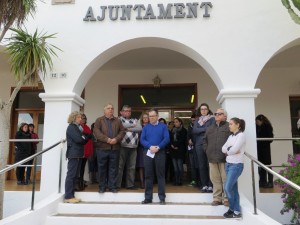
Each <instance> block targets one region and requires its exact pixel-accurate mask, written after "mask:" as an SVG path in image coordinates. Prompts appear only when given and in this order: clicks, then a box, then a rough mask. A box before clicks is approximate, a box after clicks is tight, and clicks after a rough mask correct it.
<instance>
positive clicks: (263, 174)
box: [258, 167, 273, 186]
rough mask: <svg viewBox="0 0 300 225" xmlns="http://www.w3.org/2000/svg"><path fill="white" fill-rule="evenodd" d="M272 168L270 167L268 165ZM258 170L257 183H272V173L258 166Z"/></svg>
mask: <svg viewBox="0 0 300 225" xmlns="http://www.w3.org/2000/svg"><path fill="white" fill-rule="evenodd" d="M269 168H270V169H272V167H269ZM258 172H259V185H260V186H264V185H266V184H268V183H270V184H273V174H271V173H269V172H267V171H266V170H265V169H263V168H261V167H259V168H258Z"/></svg>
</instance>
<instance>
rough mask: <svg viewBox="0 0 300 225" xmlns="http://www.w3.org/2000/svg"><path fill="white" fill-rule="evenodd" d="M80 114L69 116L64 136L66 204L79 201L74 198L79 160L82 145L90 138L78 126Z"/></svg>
mask: <svg viewBox="0 0 300 225" xmlns="http://www.w3.org/2000/svg"><path fill="white" fill-rule="evenodd" d="M80 122H81V114H80V113H79V112H72V113H71V114H70V115H69V118H68V123H69V126H68V128H67V132H66V136H67V154H66V157H67V159H68V171H67V176H66V181H65V199H64V202H66V203H78V202H80V199H78V198H75V195H74V192H75V190H74V189H75V182H76V178H78V176H79V171H80V166H81V165H80V164H81V159H82V158H83V155H84V145H85V144H86V143H87V141H88V140H89V139H90V138H91V135H87V134H84V133H83V128H82V127H81V125H80Z"/></svg>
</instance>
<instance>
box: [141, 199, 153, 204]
mask: <svg viewBox="0 0 300 225" xmlns="http://www.w3.org/2000/svg"><path fill="white" fill-rule="evenodd" d="M150 203H152V200H149V199H145V200H144V201H142V204H150Z"/></svg>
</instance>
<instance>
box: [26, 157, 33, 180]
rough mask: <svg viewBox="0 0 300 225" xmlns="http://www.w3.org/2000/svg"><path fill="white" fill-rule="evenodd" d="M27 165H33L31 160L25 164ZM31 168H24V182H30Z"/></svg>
mask: <svg viewBox="0 0 300 225" xmlns="http://www.w3.org/2000/svg"><path fill="white" fill-rule="evenodd" d="M26 164H27V165H33V159H32V160H30V161H28V162H27V163H26ZM31 169H32V167H26V181H30V176H31Z"/></svg>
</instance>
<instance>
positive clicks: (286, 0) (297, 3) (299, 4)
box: [281, 0, 300, 24]
mask: <svg viewBox="0 0 300 225" xmlns="http://www.w3.org/2000/svg"><path fill="white" fill-rule="evenodd" d="M281 2H282V4H283V5H284V7H285V8H287V10H288V12H289V14H290V16H291V18H292V19H293V20H294V22H295V23H297V24H300V17H299V16H298V15H297V14H296V13H295V11H294V10H293V8H292V7H291V4H290V0H281ZM292 4H293V6H294V7H295V8H296V9H297V10H300V0H292Z"/></svg>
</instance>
